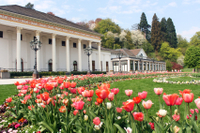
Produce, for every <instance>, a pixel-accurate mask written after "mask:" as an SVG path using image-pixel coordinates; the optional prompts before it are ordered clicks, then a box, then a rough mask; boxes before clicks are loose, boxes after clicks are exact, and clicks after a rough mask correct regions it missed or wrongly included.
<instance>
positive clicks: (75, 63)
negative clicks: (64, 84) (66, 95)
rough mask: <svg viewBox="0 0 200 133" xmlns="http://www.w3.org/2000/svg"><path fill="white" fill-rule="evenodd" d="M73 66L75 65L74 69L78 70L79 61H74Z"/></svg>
mask: <svg viewBox="0 0 200 133" xmlns="http://www.w3.org/2000/svg"><path fill="white" fill-rule="evenodd" d="M73 66H74V70H73V71H77V61H74V62H73Z"/></svg>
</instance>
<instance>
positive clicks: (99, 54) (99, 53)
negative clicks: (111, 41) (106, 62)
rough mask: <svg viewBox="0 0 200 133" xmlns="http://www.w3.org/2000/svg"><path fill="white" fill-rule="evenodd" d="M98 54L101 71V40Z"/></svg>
mask: <svg viewBox="0 0 200 133" xmlns="http://www.w3.org/2000/svg"><path fill="white" fill-rule="evenodd" d="M98 56H99V60H98V62H99V68H98V69H99V71H101V42H99V43H98Z"/></svg>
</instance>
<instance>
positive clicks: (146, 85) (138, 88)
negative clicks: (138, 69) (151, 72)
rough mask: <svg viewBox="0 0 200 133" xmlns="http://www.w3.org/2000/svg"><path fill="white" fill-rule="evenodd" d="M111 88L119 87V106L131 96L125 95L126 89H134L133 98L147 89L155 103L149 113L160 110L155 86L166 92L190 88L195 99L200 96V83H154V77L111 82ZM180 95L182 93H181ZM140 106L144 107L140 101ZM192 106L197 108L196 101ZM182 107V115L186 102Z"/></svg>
mask: <svg viewBox="0 0 200 133" xmlns="http://www.w3.org/2000/svg"><path fill="white" fill-rule="evenodd" d="M111 88H119V90H120V91H119V93H118V94H117V101H118V106H119V107H121V106H122V102H125V101H126V100H128V99H129V98H128V97H127V96H126V95H125V90H127V89H131V90H133V94H132V95H131V97H130V98H131V99H132V98H133V97H136V96H138V92H142V91H147V92H148V94H147V98H146V99H145V101H147V100H152V102H153V103H154V104H153V105H152V108H151V109H149V115H155V113H156V112H158V110H159V101H158V96H157V95H156V94H155V93H154V88H163V90H164V91H163V92H165V93H166V94H173V93H177V94H179V90H181V91H183V90H184V89H190V90H192V93H194V99H196V98H198V97H199V96H200V89H199V88H200V87H199V86H198V85H187V84H181V85H180V84H166V83H154V82H153V79H152V78H150V79H138V80H126V81H121V82H114V83H111ZM162 96H163V95H161V103H162V105H163V106H164V109H166V110H168V113H169V107H168V106H166V104H165V102H164V100H163V98H162ZM179 96H180V95H179ZM140 107H142V105H141V103H140ZM175 108H177V107H176V106H174V107H172V109H173V110H174V109H175ZM190 108H197V107H196V105H195V103H194V102H192V103H190ZM180 109H181V113H182V114H181V116H182V115H183V113H184V110H185V102H184V101H183V103H182V105H181V106H180Z"/></svg>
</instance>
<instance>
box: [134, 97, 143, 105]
mask: <svg viewBox="0 0 200 133" xmlns="http://www.w3.org/2000/svg"><path fill="white" fill-rule="evenodd" d="M133 101H134V103H135V104H139V103H140V102H141V98H140V97H133Z"/></svg>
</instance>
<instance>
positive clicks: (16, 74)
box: [10, 71, 106, 78]
mask: <svg viewBox="0 0 200 133" xmlns="http://www.w3.org/2000/svg"><path fill="white" fill-rule="evenodd" d="M102 73H103V74H106V72H101V71H94V72H92V74H102ZM71 74H73V75H81V74H83V75H86V74H87V71H82V72H80V71H72V72H66V71H58V72H39V75H40V76H55V75H71ZM32 75H33V72H10V77H11V78H13V77H20V76H32Z"/></svg>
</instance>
